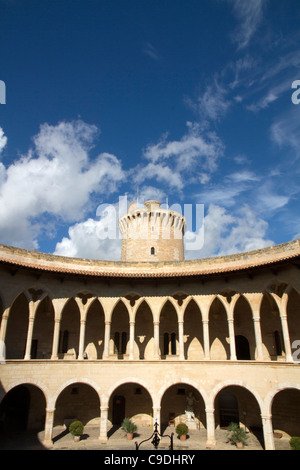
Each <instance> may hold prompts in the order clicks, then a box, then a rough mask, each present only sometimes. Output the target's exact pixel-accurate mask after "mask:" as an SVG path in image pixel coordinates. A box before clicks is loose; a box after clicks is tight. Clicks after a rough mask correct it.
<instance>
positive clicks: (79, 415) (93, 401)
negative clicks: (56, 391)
mask: <svg viewBox="0 0 300 470" xmlns="http://www.w3.org/2000/svg"><path fill="white" fill-rule="evenodd" d="M76 420H80V421H82V423H83V425H84V426H99V423H100V400H99V396H98V393H97V392H96V390H95V389H94V388H93V387H91V386H90V385H89V384H86V383H82V382H76V383H73V384H70V385H68V386H67V387H66V388H65V389H64V390H63V391H62V392H61V393H60V395H59V396H58V398H57V400H56V405H55V415H54V426H55V428H56V429H54V430H53V435H56V436H57V435H59V434H60V433H61V432H63V431H64V430H65V429H68V427H69V425H70V424H71V422H73V421H76Z"/></svg>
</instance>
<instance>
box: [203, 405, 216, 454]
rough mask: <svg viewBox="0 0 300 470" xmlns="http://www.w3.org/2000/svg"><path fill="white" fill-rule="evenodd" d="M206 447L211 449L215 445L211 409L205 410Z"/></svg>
mask: <svg viewBox="0 0 300 470" xmlns="http://www.w3.org/2000/svg"><path fill="white" fill-rule="evenodd" d="M205 412H206V432H207V436H206V446H207V447H211V446H215V445H216V436H215V410H214V409H213V408H211V409H210V408H206V409H205Z"/></svg>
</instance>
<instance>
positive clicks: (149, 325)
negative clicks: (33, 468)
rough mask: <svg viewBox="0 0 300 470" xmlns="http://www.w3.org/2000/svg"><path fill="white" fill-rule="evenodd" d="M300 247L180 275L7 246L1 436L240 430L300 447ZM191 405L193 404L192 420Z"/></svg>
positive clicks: (202, 265)
mask: <svg viewBox="0 0 300 470" xmlns="http://www.w3.org/2000/svg"><path fill="white" fill-rule="evenodd" d="M299 268H300V241H299V240H294V241H292V242H289V243H285V244H281V245H277V246H273V247H271V248H265V249H262V250H257V251H253V252H248V253H243V254H239V255H230V256H224V257H218V258H209V259H202V260H193V261H188V260H185V261H184V260H183V261H169V262H156V263H151V262H123V261H120V262H113V261H110V262H109V261H95V260H86V259H75V258H64V257H59V256H54V255H47V254H42V253H37V252H31V251H27V250H22V249H17V248H13V247H7V246H0V299H1V312H2V318H1V330H0V341H1V342H0V345H1V355H2V357H1V364H0V379H1V382H0V402H1V404H0V421H1V429H2V432H4V433H5V432H6V431H7V430H17V429H26V430H28V431H33V430H37V431H41V430H44V445H45V446H46V447H48V446H51V445H52V439H53V430H54V428H55V427H56V426H62V425H66V424H67V423H68V422H69V421H70V420H73V419H75V418H76V419H80V420H81V421H82V422H83V423H84V425H85V426H96V427H98V429H99V441H100V442H106V441H107V440H108V430H109V429H110V427H111V426H112V425H120V423H121V422H122V420H123V418H124V417H130V418H132V420H133V421H134V422H135V423H136V424H137V425H138V426H139V425H141V426H143V425H145V426H149V425H151V424H152V423H153V422H155V421H157V423H158V425H159V426H160V429H162V427H163V426H167V425H168V424H169V423H170V421H172V422H175V423H176V424H177V423H179V422H186V421H188V425H189V427H190V428H192V429H195V430H203V429H204V430H205V432H206V441H207V445H209V446H210V447H211V446H214V444H215V443H216V429H218V428H226V427H227V426H228V424H229V423H230V422H231V421H236V422H239V423H240V425H241V426H243V427H245V428H247V430H248V431H249V432H254V430H260V431H261V433H262V436H263V448H264V449H267V450H271V449H275V444H274V433H275V431H276V432H278V431H280V432H281V433H284V434H285V435H288V436H295V435H296V436H299V435H300V429H299V424H300V405H299V403H300V368H299V361H300V321H299V316H300V270H299ZM187 402H189V403H190V410H192V413H191V414H190V415H189V414H187V413H186V411H187V405H186V404H187Z"/></svg>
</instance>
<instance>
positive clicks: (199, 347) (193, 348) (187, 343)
mask: <svg viewBox="0 0 300 470" xmlns="http://www.w3.org/2000/svg"><path fill="white" fill-rule="evenodd" d="M184 356H185V358H186V359H203V358H204V350H203V328H202V318H201V312H200V309H199V307H198V305H197V304H196V302H195V301H194V300H193V299H192V300H191V301H190V302H189V303H188V305H187V307H186V309H185V312H184Z"/></svg>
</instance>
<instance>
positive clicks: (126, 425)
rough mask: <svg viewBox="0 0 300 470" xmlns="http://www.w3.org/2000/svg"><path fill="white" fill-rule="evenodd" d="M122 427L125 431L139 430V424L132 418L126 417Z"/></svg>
mask: <svg viewBox="0 0 300 470" xmlns="http://www.w3.org/2000/svg"><path fill="white" fill-rule="evenodd" d="M121 429H122V430H123V431H125V432H135V431H136V430H137V426H136V425H135V424H134V423H133V422H132V421H131V419H130V418H124V419H123V422H122V425H121Z"/></svg>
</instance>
